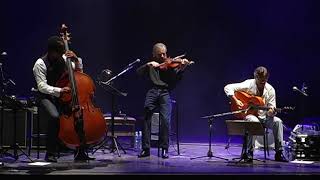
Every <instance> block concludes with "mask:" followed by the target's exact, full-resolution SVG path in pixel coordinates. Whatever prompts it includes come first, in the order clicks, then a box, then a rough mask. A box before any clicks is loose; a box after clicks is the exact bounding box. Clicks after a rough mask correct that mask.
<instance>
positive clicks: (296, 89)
mask: <svg viewBox="0 0 320 180" xmlns="http://www.w3.org/2000/svg"><path fill="white" fill-rule="evenodd" d="M292 90H294V91H298V92H300V93H301V94H303V95H304V96H308V94H307V93H306V92H304V91H301V90H300V89H298V88H297V86H293V87H292Z"/></svg>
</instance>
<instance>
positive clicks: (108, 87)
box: [93, 59, 140, 157]
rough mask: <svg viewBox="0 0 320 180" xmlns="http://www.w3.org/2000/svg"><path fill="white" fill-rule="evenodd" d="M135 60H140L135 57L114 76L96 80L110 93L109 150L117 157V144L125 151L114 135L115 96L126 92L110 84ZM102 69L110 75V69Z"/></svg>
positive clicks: (129, 67) (130, 66)
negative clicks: (104, 79)
mask: <svg viewBox="0 0 320 180" xmlns="http://www.w3.org/2000/svg"><path fill="white" fill-rule="evenodd" d="M136 62H140V59H137V60H136V61H134V62H133V63H130V64H129V65H128V66H127V67H126V68H125V69H124V70H123V71H121V72H120V73H119V74H117V75H115V76H114V77H112V78H110V79H109V80H108V81H106V82H104V81H102V80H99V81H98V83H99V85H100V86H101V87H103V89H105V90H106V91H107V92H109V94H111V139H112V144H111V151H110V152H114V151H115V150H116V151H117V153H118V156H119V157H121V154H120V152H119V148H118V145H119V147H120V148H121V149H122V151H123V152H124V153H125V154H126V153H127V152H126V151H125V150H124V148H123V147H122V146H121V144H120V143H119V142H118V139H117V137H115V136H114V116H115V96H122V97H125V96H127V95H128V94H127V93H124V92H121V91H119V90H118V89H116V88H115V87H113V86H112V81H113V80H115V79H116V78H118V77H119V76H121V75H122V74H124V73H125V72H127V71H129V70H130V69H132V68H133V64H135V63H136ZM104 71H106V73H107V74H108V75H111V73H112V71H110V70H104ZM104 71H103V72H104ZM106 136H108V132H106ZM105 143H107V141H106V142H104V143H103V144H102V145H100V146H99V147H98V148H97V149H96V150H95V151H94V152H93V153H95V152H96V151H97V150H98V149H100V148H101V147H102V146H104V144H105Z"/></svg>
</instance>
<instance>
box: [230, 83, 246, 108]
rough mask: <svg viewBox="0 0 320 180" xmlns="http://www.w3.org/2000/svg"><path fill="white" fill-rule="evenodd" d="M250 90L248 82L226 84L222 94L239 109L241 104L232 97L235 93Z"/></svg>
mask: <svg viewBox="0 0 320 180" xmlns="http://www.w3.org/2000/svg"><path fill="white" fill-rule="evenodd" d="M249 88H250V81H249V80H246V81H243V82H241V83H233V84H228V85H226V86H225V87H224V92H225V93H226V95H227V96H228V97H229V98H230V100H231V101H234V102H235V103H236V104H237V105H238V106H239V107H242V106H243V103H242V102H241V101H240V100H238V99H237V98H236V96H235V95H234V92H235V91H247V90H248V89H249Z"/></svg>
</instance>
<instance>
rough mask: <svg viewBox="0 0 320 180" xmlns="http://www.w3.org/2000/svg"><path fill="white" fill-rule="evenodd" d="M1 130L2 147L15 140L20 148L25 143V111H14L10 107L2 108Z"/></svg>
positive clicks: (11, 143) (24, 145) (8, 145)
mask: <svg viewBox="0 0 320 180" xmlns="http://www.w3.org/2000/svg"><path fill="white" fill-rule="evenodd" d="M14 113H16V140H14V132H15V129H14ZM0 122H1V125H2V126H1V127H0V128H1V130H2V132H1V133H0V136H1V137H0V138H1V141H2V145H3V147H10V146H12V145H13V144H14V143H15V141H16V143H18V144H19V146H20V147H21V148H25V147H26V145H27V141H26V139H27V138H26V134H27V111H25V110H17V111H16V112H14V111H13V110H12V109H3V117H2V115H1V111H0Z"/></svg>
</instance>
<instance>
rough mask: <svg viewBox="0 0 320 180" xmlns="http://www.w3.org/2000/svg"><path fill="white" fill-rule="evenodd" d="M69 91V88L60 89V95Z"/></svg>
mask: <svg viewBox="0 0 320 180" xmlns="http://www.w3.org/2000/svg"><path fill="white" fill-rule="evenodd" d="M70 91H71V88H70V87H63V88H61V93H69V92H70Z"/></svg>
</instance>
